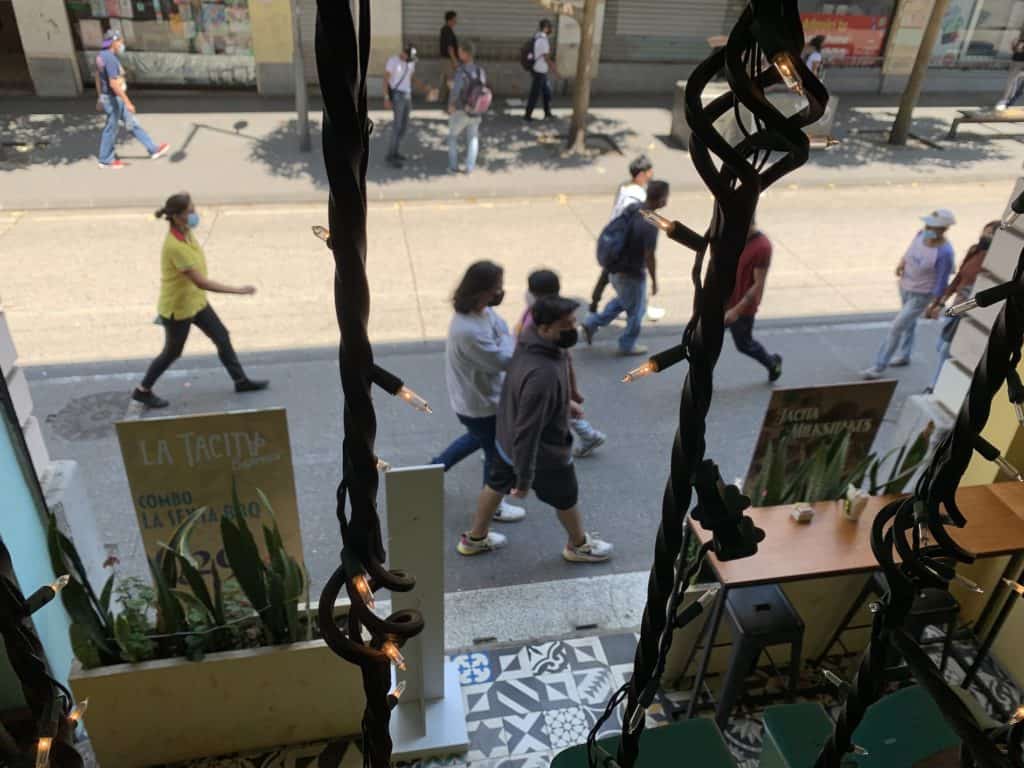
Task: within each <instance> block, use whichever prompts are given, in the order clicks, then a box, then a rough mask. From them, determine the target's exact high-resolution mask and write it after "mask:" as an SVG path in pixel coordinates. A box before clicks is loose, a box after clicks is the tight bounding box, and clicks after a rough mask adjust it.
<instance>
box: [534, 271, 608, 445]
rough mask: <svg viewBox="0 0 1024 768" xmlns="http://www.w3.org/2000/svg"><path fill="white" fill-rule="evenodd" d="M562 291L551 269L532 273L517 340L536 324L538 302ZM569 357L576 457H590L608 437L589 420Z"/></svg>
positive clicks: (571, 408) (571, 426)
mask: <svg viewBox="0 0 1024 768" xmlns="http://www.w3.org/2000/svg"><path fill="white" fill-rule="evenodd" d="M561 291H562V282H561V280H559V279H558V275H557V274H555V273H554V272H552V271H551V270H550V269H538V270H535V271H533V272H531V273H530V275H529V277H528V278H527V281H526V309H525V310H524V311H523V314H522V316H521V317H520V318H519V322H518V323H517V324H516V327H515V334H516V338H517V339H518V338H520V337H522V335H523V331H524V330H526V329H527V328H529V327H530V326H531V325H533V315H532V314H531V311H532V310H533V305H534V304H535V303H536V302H537V299H540V298H543V297H545V296H558V295H559V294H560V293H561ZM568 357H569V385H570V402H569V410H570V414H569V416H570V418H569V428H570V429H571V430H572V433H573V435H574V437H575V440H574V441H573V449H572V455H573V456H575V457H576V458H578V459H582V458H584V457H586V456H589V455H590V454H592V453H593V452H594V451H596V450H597V449H598V448H600V447H601V446H602V445H604V444H605V441H606V440H607V439H608V436H607V435H606V434H605V433H604V432H602V431H601V430H599V429H594V426H593V425H592V424H591V423H590V422H589V421H587V419H586V418H585V414H584V412H583V395H582V394H581V393H580V390H579V386H578V384H577V383H578V379H577V378H576V366H574V365H573V364H572V354H571V353H570V354H569V355H568Z"/></svg>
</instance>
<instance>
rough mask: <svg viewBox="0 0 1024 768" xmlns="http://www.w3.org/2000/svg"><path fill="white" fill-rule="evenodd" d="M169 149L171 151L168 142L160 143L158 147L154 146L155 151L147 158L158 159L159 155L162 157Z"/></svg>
mask: <svg viewBox="0 0 1024 768" xmlns="http://www.w3.org/2000/svg"><path fill="white" fill-rule="evenodd" d="M170 151H171V145H170V144H168V143H167V142H164V143H163V144H161V145H160V146H159V147H157V148H156V152H154V153H153V154H152V155H150V156H149V159H150V160H159V159H160V158H161V157H163V156H164V155H166V154H167V153H168V152H170Z"/></svg>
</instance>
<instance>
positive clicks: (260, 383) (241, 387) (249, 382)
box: [235, 379, 270, 392]
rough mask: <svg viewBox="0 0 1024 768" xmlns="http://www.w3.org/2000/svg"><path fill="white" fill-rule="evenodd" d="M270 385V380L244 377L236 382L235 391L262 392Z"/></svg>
mask: <svg viewBox="0 0 1024 768" xmlns="http://www.w3.org/2000/svg"><path fill="white" fill-rule="evenodd" d="M269 386H270V382H269V381H264V380H259V379H257V380H253V379H242V380H241V381H236V382H235V392H260V391H261V390H264V389H266V388H267V387H269Z"/></svg>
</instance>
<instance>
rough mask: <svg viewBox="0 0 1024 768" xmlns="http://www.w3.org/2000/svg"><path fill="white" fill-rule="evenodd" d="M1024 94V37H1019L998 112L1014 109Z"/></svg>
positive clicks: (1012, 54) (1012, 53)
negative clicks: (1008, 108) (1009, 108)
mask: <svg viewBox="0 0 1024 768" xmlns="http://www.w3.org/2000/svg"><path fill="white" fill-rule="evenodd" d="M1022 93H1024V36H1021V37H1018V38H1017V39H1016V40H1015V41H1014V43H1013V48H1012V52H1011V54H1010V70H1009V72H1008V73H1007V75H1006V85H1005V86H1004V88H1003V95H1002V97H1001V98H1000V99H999V101H997V102H996V107H995V108H996V111H997V112H1002V111H1003V110H1004V109H1006V108H1007V107H1012V106H1015V105H1016V104H1017V102H1018V101H1019V100H1020V97H1021V94H1022Z"/></svg>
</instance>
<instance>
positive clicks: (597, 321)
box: [583, 272, 647, 352]
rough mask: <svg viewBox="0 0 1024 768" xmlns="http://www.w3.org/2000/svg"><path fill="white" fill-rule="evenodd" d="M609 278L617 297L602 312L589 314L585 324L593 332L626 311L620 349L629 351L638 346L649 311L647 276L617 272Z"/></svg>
mask: <svg viewBox="0 0 1024 768" xmlns="http://www.w3.org/2000/svg"><path fill="white" fill-rule="evenodd" d="M609 280H610V281H611V284H612V287H613V288H614V289H615V297H614V298H613V299H612V300H611V301H609V302H608V303H607V304H605V305H604V309H602V310H601V311H600V312H598V313H597V314H591V315H588V316H587V319H586V320H584V321H583V324H584V325H585V326H587V328H588V329H589V330H590V331H591V332H593V331H595V330H597V329H598V328H602V327H604V326H606V325H608V324H609V323H611V322H612V320H614V319H615V318H617V317H618V316H619V315H621V314H622V313H623V312H625V313H626V330H625V331H624V332H623V333H622V335H621V336H620V337H619V349H620V350H622V351H623V352H628V351H630V350H631V349H633V347H635V346H636V340H637V339H638V338H639V337H640V326H641V323H643V319H644V313H645V312H646V311H647V278H646V277H645V276H643V275H640V276H637V275H627V274H626V273H625V272H616V273H614V274H612V275H611V276H610V277H609Z"/></svg>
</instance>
